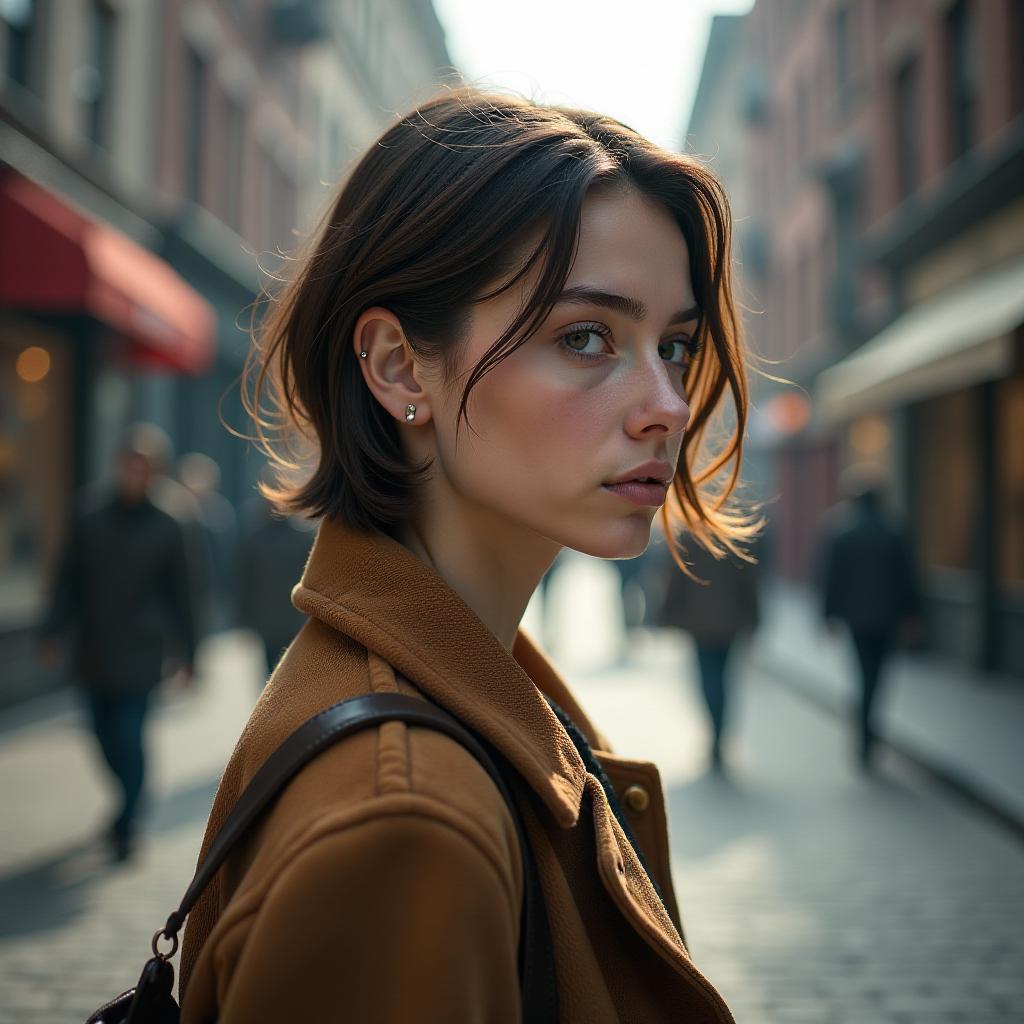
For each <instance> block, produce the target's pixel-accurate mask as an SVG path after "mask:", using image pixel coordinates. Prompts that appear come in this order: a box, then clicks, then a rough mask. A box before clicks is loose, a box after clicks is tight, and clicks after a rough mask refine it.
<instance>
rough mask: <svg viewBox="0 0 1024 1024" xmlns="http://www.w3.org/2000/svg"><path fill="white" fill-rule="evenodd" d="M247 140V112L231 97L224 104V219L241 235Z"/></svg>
mask: <svg viewBox="0 0 1024 1024" xmlns="http://www.w3.org/2000/svg"><path fill="white" fill-rule="evenodd" d="M244 140H245V111H244V110H243V109H242V105H241V104H240V103H239V102H238V101H237V100H233V99H231V98H230V97H228V98H226V99H225V103H224V217H225V220H226V221H227V223H228V224H229V225H230V226H231V227H232V228H234V229H235V231H237V232H239V233H241V228H242V178H243V161H242V147H243V145H244Z"/></svg>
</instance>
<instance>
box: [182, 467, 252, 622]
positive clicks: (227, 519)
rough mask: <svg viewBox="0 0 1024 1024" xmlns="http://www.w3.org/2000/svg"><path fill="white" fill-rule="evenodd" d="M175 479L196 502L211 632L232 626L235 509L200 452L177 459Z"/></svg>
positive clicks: (217, 472)
mask: <svg viewBox="0 0 1024 1024" xmlns="http://www.w3.org/2000/svg"><path fill="white" fill-rule="evenodd" d="M178 480H179V482H180V483H181V485H182V486H183V487H184V488H185V489H186V490H187V491H188V492H189V494H191V495H192V497H193V498H194V499H195V502H196V506H197V508H198V514H199V524H200V526H201V527H202V532H203V540H204V544H205V557H206V563H207V565H208V566H209V569H210V581H209V587H208V590H209V601H210V607H209V609H208V617H209V626H210V629H211V630H214V631H216V630H219V629H227V628H228V627H229V626H230V625H231V621H230V620H231V617H232V614H231V612H232V606H233V603H234V602H233V595H234V593H235V588H236V580H235V568H236V567H235V559H236V557H237V554H238V517H237V516H236V515H235V509H234V506H233V505H232V504H231V502H230V501H228V499H227V498H226V497H225V496H224V495H223V494H222V493H221V491H220V484H221V472H220V466H218V465H217V463H216V462H215V461H214V460H213V459H211V458H210V456H209V455H204V454H203V453H202V452H189V453H188V454H187V455H183V456H182V457H181V458H180V459H179V460H178Z"/></svg>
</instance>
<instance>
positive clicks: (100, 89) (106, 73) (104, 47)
mask: <svg viewBox="0 0 1024 1024" xmlns="http://www.w3.org/2000/svg"><path fill="white" fill-rule="evenodd" d="M116 32H117V21H116V16H115V14H114V12H113V10H111V8H110V7H109V6H108V5H107V4H106V3H105V2H104V0H93V4H92V9H91V11H90V13H89V50H90V52H89V61H88V65H87V67H86V69H85V76H84V78H83V81H82V90H83V92H82V99H83V101H84V102H85V105H86V110H87V120H86V131H87V132H88V135H89V138H90V139H92V141H93V142H95V143H96V145H98V146H109V145H110V135H111V128H112V124H111V109H110V108H111V101H112V99H113V96H114V87H113V77H114V66H115V58H114V51H115V41H116Z"/></svg>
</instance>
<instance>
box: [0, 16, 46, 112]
mask: <svg viewBox="0 0 1024 1024" xmlns="http://www.w3.org/2000/svg"><path fill="white" fill-rule="evenodd" d="M0 16H2V17H3V20H4V23H5V25H6V27H7V54H6V67H7V77H8V78H10V79H11V80H12V81H14V82H17V83H18V85H23V86H24V87H25V88H26V89H32V90H34V91H36V92H38V91H39V82H40V78H41V75H40V69H39V67H38V66H37V65H38V59H37V54H38V51H39V45H40V41H39V36H40V32H39V27H40V26H39V23H40V16H39V4H38V3H36V2H35V0H0Z"/></svg>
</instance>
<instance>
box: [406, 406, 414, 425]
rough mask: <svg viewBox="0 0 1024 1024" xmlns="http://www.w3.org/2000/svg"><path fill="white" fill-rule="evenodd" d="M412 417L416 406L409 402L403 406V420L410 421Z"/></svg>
mask: <svg viewBox="0 0 1024 1024" xmlns="http://www.w3.org/2000/svg"><path fill="white" fill-rule="evenodd" d="M414 419H416V406H415V405H411V404H410V405H407V406H406V407H405V422H406V423H412V421H413V420H414Z"/></svg>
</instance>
